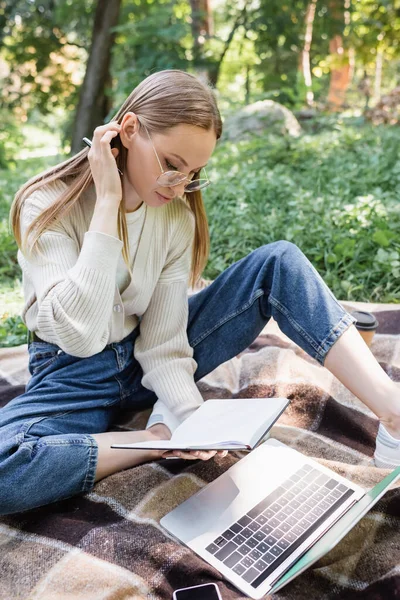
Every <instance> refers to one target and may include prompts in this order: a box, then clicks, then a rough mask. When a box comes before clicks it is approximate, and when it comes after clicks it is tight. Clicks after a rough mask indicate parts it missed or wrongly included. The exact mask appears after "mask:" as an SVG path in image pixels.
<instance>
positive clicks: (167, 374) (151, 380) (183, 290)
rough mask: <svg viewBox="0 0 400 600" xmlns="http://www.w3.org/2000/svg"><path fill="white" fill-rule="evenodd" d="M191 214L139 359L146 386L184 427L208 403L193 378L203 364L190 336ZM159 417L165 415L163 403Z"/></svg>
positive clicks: (148, 320) (143, 328) (144, 330)
mask: <svg viewBox="0 0 400 600" xmlns="http://www.w3.org/2000/svg"><path fill="white" fill-rule="evenodd" d="M185 212H186V213H187V216H184V218H183V222H182V223H181V225H180V227H179V231H178V232H175V234H174V240H175V248H174V249H173V250H172V252H171V253H170V257H169V259H167V262H166V264H165V266H164V268H163V270H162V272H161V275H160V278H159V280H158V282H157V284H156V287H155V289H154V292H153V295H152V297H151V300H150V303H149V305H148V307H147V309H146V311H145V313H144V314H143V315H142V319H141V322H140V335H139V337H138V338H137V340H136V343H135V356H136V358H137V360H138V362H139V363H140V365H141V367H142V369H143V374H144V375H143V378H142V384H143V386H144V387H146V388H148V389H149V390H152V391H153V392H154V393H155V394H156V396H157V397H158V399H159V401H161V403H162V404H164V405H165V406H166V407H167V409H169V411H170V412H171V413H172V414H173V415H174V417H175V418H176V419H177V421H179V422H182V421H184V420H185V419H186V418H187V417H188V416H190V414H191V413H192V412H194V411H195V410H196V409H197V408H198V407H199V406H200V405H201V404H202V402H203V398H202V396H201V394H200V392H199V390H198V388H197V386H196V383H195V381H194V377H193V376H194V373H195V371H196V369H197V363H196V361H195V360H194V359H193V349H192V348H191V346H190V345H189V341H188V337H187V324H188V312H189V305H188V295H187V288H188V278H189V272H190V262H191V252H192V241H193V234H194V220H193V215H192V214H191V213H189V212H188V210H187V211H185ZM160 406H161V405H160ZM153 412H154V413H157V412H160V411H157V403H156V406H155V410H154V411H153ZM161 412H162V411H161ZM156 422H162V420H161V419H160V420H154V419H152V420H151V424H155V423H156Z"/></svg>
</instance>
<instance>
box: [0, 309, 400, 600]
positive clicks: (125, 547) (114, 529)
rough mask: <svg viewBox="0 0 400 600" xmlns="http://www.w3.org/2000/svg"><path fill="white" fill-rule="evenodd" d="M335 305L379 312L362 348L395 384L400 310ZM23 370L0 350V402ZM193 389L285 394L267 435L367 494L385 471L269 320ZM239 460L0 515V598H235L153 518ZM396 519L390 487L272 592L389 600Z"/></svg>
mask: <svg viewBox="0 0 400 600" xmlns="http://www.w3.org/2000/svg"><path fill="white" fill-rule="evenodd" d="M342 304H343V305H344V306H345V308H347V310H352V309H354V308H357V309H361V310H369V311H370V312H373V313H374V314H375V315H376V316H377V318H378V320H379V323H380V325H379V329H378V333H377V334H376V335H375V337H374V340H373V345H372V348H371V349H372V351H373V352H374V354H375V356H376V357H377V359H378V360H379V362H380V364H381V365H382V367H383V368H384V369H385V371H386V372H387V373H388V374H389V375H390V377H391V378H392V379H394V380H396V381H400V306H396V305H376V304H375V305H372V304H361V303H342ZM27 365H28V353H27V347H26V345H23V346H19V347H17V348H11V349H8V348H3V349H0V405H4V404H6V403H7V402H8V401H9V400H10V399H11V398H13V397H14V396H16V395H18V394H21V393H23V391H24V388H25V384H26V381H27V379H28V377H29V372H28V369H27ZM199 388H200V390H201V392H202V394H203V396H204V398H205V399H208V398H231V397H233V398H243V402H246V398H250V397H271V396H285V397H288V398H290V399H291V404H290V406H289V408H288V409H287V410H286V412H285V413H284V414H283V415H282V416H281V418H280V419H279V420H278V422H277V424H276V425H275V426H274V427H273V429H272V436H274V437H276V438H277V439H279V440H281V441H283V442H285V443H286V444H288V445H290V446H292V447H293V448H296V449H297V450H300V451H301V452H303V453H304V454H306V455H309V456H312V457H313V458H315V459H316V460H318V461H319V462H321V463H322V464H324V465H326V466H328V467H330V468H331V469H333V470H334V471H336V472H337V473H340V474H341V475H344V476H345V477H348V478H349V479H351V480H353V481H355V482H356V483H358V484H360V485H362V486H365V487H372V486H373V485H374V484H375V483H377V482H378V481H379V480H380V479H382V478H383V477H384V476H385V475H386V474H387V471H385V470H382V469H377V468H375V467H374V465H373V461H372V455H373V451H374V444H375V435H376V432H377V427H378V423H377V420H376V418H375V416H374V415H373V414H372V413H371V412H370V411H369V410H368V409H367V408H366V407H365V406H364V405H362V404H361V402H359V401H358V400H357V399H356V398H355V397H354V396H353V395H352V394H351V393H350V392H349V391H347V390H346V389H345V388H344V387H343V386H342V385H341V384H340V383H339V382H338V381H337V380H336V379H335V378H334V377H333V376H332V375H331V374H330V373H329V372H328V371H327V369H324V368H323V367H321V366H320V365H319V364H318V363H317V362H316V361H314V360H313V359H311V358H310V357H309V356H308V355H307V354H305V353H304V352H303V351H302V350H301V349H300V348H299V347H298V346H296V345H295V344H293V343H292V342H291V341H290V340H289V339H288V338H287V337H286V336H285V335H284V334H283V333H282V332H281V331H280V330H279V328H278V327H277V325H276V323H274V322H273V321H271V322H270V323H269V324H268V326H267V327H266V328H265V329H264V330H263V331H262V332H261V334H260V336H259V337H258V338H257V339H256V340H255V341H254V343H253V344H252V345H251V346H250V347H249V348H248V349H247V350H246V351H245V352H243V353H242V354H241V355H239V356H237V357H235V358H234V359H232V360H231V361H229V362H227V363H225V364H223V365H221V366H220V367H219V368H218V369H216V370H215V371H214V372H213V373H211V374H210V375H208V376H207V377H205V378H204V379H203V380H202V381H201V382H200V383H199ZM148 415H149V411H147V412H142V413H137V414H131V415H125V416H124V419H123V420H121V422H119V423H117V424H116V426H115V428H116V429H117V430H118V429H139V428H143V427H144V426H145V424H146V420H147V418H148ZM242 456H244V454H242V453H240V452H231V453H229V455H228V456H227V457H226V458H214V459H211V460H210V461H208V462H202V461H196V462H192V461H184V460H175V461H168V460H160V461H159V462H154V463H148V464H144V465H141V466H138V467H135V468H132V469H129V470H126V471H124V472H121V473H117V474H115V475H113V476H111V477H108V478H106V479H104V480H102V481H101V482H99V483H97V484H96V486H95V488H94V490H93V491H92V492H91V493H89V494H87V495H85V496H81V497H76V498H72V499H69V500H66V501H62V502H58V503H56V504H53V505H50V506H48V507H44V508H41V509H36V510H33V511H30V512H28V513H24V514H19V515H13V516H9V517H2V518H0V573H1V576H0V598H1V599H2V600H16V599H20V598H24V599H30V600H34V599H40V600H61V599H66V598H73V599H74V600H103V599H104V600H106V599H107V600H111V599H112V600H142V599H160V600H167V599H168V600H170V599H171V598H172V591H173V590H174V589H176V588H179V587H184V586H187V585H195V584H200V583H204V582H208V581H215V582H217V583H218V585H219V587H220V590H221V593H222V597H223V599H224V600H233V599H239V598H245V596H243V594H242V593H241V592H239V591H238V590H236V589H235V588H234V587H233V586H232V585H231V584H230V583H229V582H227V581H226V580H225V579H224V578H223V577H222V576H221V575H220V574H219V572H218V571H216V570H215V569H214V568H212V567H211V566H209V565H208V564H207V563H205V562H204V561H203V560H201V559H200V558H199V557H197V555H196V554H194V553H193V552H192V551H191V550H189V549H187V548H186V547H184V546H182V545H180V544H179V543H177V542H176V541H175V540H174V539H172V538H171V537H170V536H169V535H167V534H166V532H164V531H163V529H162V528H161V527H160V525H159V521H160V518H161V517H162V516H163V515H165V514H166V513H167V512H169V511H170V510H171V509H172V508H174V507H175V506H177V505H178V504H180V503H181V502H182V501H184V500H185V499H186V498H188V497H189V496H191V495H192V494H193V493H194V492H196V491H197V490H199V489H200V488H202V487H203V486H204V485H205V484H207V483H208V482H210V481H212V480H213V479H215V478H216V477H218V476H219V475H220V474H221V473H223V472H224V471H225V470H226V469H227V468H228V467H230V466H231V465H232V464H233V463H235V462H236V461H238V460H240V458H241V457H242ZM263 475H264V476H267V473H264V474H262V473H260V476H263ZM0 484H1V483H0ZM399 515H400V486H398V487H394V488H393V489H391V490H389V492H387V494H386V495H385V496H384V497H383V498H382V499H381V500H380V501H379V503H378V504H377V505H376V506H375V507H374V510H372V511H371V512H370V513H369V514H368V515H366V516H365V517H364V518H363V519H362V520H361V521H360V523H359V524H358V525H357V526H356V527H355V528H354V529H353V530H352V531H351V532H350V533H349V534H348V535H347V536H346V537H345V538H344V539H343V540H342V541H341V542H340V543H339V544H338V545H337V546H336V548H335V549H334V550H332V551H331V552H329V554H327V555H326V556H325V557H324V558H323V559H321V560H320V561H319V562H318V563H316V564H315V565H314V566H313V567H312V568H310V569H309V570H308V571H307V572H306V573H304V574H302V575H301V576H299V577H298V578H297V579H296V580H294V581H293V582H292V583H290V584H288V585H287V586H286V587H285V588H283V589H282V590H281V591H280V592H279V593H277V594H275V595H273V596H271V597H272V598H276V599H282V600H283V599H285V600H298V599H303V598H304V599H307V600H309V599H313V600H314V599H321V598H324V599H325V598H326V599H335V600H336V599H337V600H351V599H354V600H355V599H358V598H362V599H364V600H378V599H382V600H389V599H391V598H399V597H400V528H399Z"/></svg>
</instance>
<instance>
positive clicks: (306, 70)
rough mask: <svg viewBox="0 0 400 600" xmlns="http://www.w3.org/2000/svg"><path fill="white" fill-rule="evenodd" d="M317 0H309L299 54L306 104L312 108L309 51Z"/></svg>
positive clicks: (312, 95)
mask: <svg viewBox="0 0 400 600" xmlns="http://www.w3.org/2000/svg"><path fill="white" fill-rule="evenodd" d="M316 6H317V0H310V2H309V3H308V6H307V10H306V16H305V24H306V33H305V36H304V47H303V51H302V53H301V70H302V72H303V77H304V83H305V86H306V88H307V93H306V103H307V105H308V106H312V105H313V103H314V94H313V91H312V79H311V66H310V50H311V42H312V35H313V27H314V17H315V8H316Z"/></svg>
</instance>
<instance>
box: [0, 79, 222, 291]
mask: <svg viewBox="0 0 400 600" xmlns="http://www.w3.org/2000/svg"><path fill="white" fill-rule="evenodd" d="M127 112H134V113H135V114H136V115H137V117H138V120H139V125H142V124H144V125H145V126H146V127H147V128H148V130H149V132H150V133H151V132H154V133H162V132H165V131H166V130H168V129H170V128H172V127H174V126H176V125H180V124H184V123H186V124H189V125H196V126H197V127H201V128H203V129H205V130H207V131H209V130H210V129H213V130H214V132H215V135H216V138H217V139H219V138H220V137H221V134H222V121H221V116H220V113H219V110H218V107H217V102H216V98H215V95H214V92H213V90H212V88H211V87H210V86H209V85H208V84H205V83H202V82H201V81H200V80H199V79H197V77H195V76H194V75H192V74H190V73H186V72H185V71H180V70H177V69H167V70H164V71H159V72H158V73H153V74H152V75H150V76H149V77H146V79H144V80H143V81H142V82H141V83H140V84H139V85H138V86H137V87H136V88H135V89H134V90H133V91H132V93H131V94H130V95H129V96H128V98H127V99H126V100H125V102H124V103H123V105H122V106H121V108H120V109H119V111H118V112H117V114H116V115H115V116H114V117H113V118H112V119H111V120H112V121H117V122H118V123H121V121H122V118H123V117H124V115H125V114H126V113H127ZM113 147H115V148H118V150H119V154H118V157H117V160H116V162H117V166H118V168H119V169H120V170H121V171H122V172H124V169H125V165H126V160H127V150H126V148H125V147H124V146H123V144H122V143H121V140H120V137H119V136H117V138H115V141H114V143H113ZM88 152H89V148H87V147H86V148H84V149H83V150H81V151H80V152H78V154H76V155H74V156H72V157H71V158H69V159H67V160H66V161H64V162H62V163H60V164H58V165H56V166H54V167H50V168H49V169H47V170H46V171H44V172H43V173H40V174H39V175H36V176H35V177H32V178H31V179H30V180H29V181H28V182H27V183H25V184H24V185H23V186H22V187H21V188H20V189H19V190H18V192H17V193H16V195H15V197H14V200H13V203H12V205H11V210H10V227H11V228H12V230H13V233H14V237H15V240H16V242H17V244H18V247H19V248H21V247H23V246H24V243H25V241H27V240H28V238H29V236H30V234H31V233H33V241H32V243H31V245H30V251H32V250H33V249H34V247H35V245H36V244H37V243H38V241H39V238H40V236H41V235H42V234H43V233H44V232H45V231H46V230H47V229H48V228H49V227H50V225H54V224H55V223H57V222H59V221H60V220H61V219H62V218H63V217H64V216H65V215H67V214H68V213H69V211H70V210H71V209H72V208H73V206H74V205H75V203H76V202H78V200H79V198H80V195H81V194H82V193H83V192H84V191H85V190H86V189H87V188H88V187H89V186H90V185H92V184H93V177H92V172H91V169H90V165H89V161H88V158H87V155H88ZM199 174H200V171H198V172H197V173H195V174H194V176H193V179H197V178H198V177H199ZM59 179H60V180H62V181H64V183H68V184H70V185H69V186H68V188H67V189H66V190H65V192H63V193H62V194H61V195H60V196H59V197H58V198H57V200H56V201H55V202H54V203H53V204H51V205H50V206H49V207H47V208H46V209H45V210H43V212H42V213H41V214H40V215H39V216H38V217H37V218H36V219H35V220H34V221H33V222H32V223H31V224H30V225H29V227H28V230H27V232H26V236H25V240H21V233H20V218H21V211H22V207H23V204H24V201H25V200H26V198H27V197H28V196H29V195H30V194H32V193H33V192H35V191H36V190H38V189H39V188H41V187H42V186H44V185H46V184H49V183H51V182H52V181H56V180H59ZM184 200H185V201H186V203H187V204H188V206H189V207H190V209H191V210H192V212H193V214H194V217H195V234H194V240H193V249H192V265H191V273H190V285H191V286H194V285H195V284H196V282H197V281H198V279H199V278H200V275H201V273H202V271H203V269H204V267H205V265H206V263H207V260H208V255H209V249H210V235H209V229H208V223H207V215H206V211H205V207H204V203H203V198H202V195H201V190H198V191H195V192H191V193H188V194H185V195H184ZM118 235H119V238H120V239H121V240H122V242H123V248H122V256H123V259H124V261H125V263H126V265H127V267H128V270H129V272H130V273H131V269H130V265H129V240H128V231H127V225H126V218H125V210H124V202H123V201H122V202H121V204H120V206H119V210H118Z"/></svg>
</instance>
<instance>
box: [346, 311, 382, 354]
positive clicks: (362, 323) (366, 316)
mask: <svg viewBox="0 0 400 600" xmlns="http://www.w3.org/2000/svg"><path fill="white" fill-rule="evenodd" d="M351 315H352V316H353V317H354V318H355V319H357V322H356V323H354V325H355V326H356V327H357V329H358V331H359V333H360V335H361V337H362V338H363V339H364V341H365V343H366V344H367V346H370V345H371V343H372V338H373V337H374V335H375V331H376V329H377V327H378V325H379V322H378V320H377V319H376V318H375V317H374V315H373V314H371V313H369V312H365V311H363V310H354V311H353V312H352V313H351Z"/></svg>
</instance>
